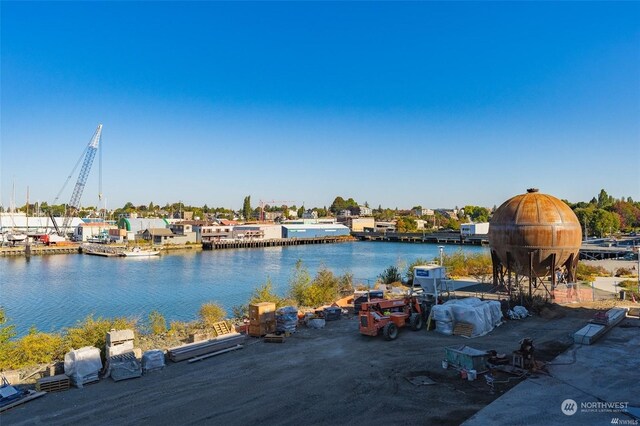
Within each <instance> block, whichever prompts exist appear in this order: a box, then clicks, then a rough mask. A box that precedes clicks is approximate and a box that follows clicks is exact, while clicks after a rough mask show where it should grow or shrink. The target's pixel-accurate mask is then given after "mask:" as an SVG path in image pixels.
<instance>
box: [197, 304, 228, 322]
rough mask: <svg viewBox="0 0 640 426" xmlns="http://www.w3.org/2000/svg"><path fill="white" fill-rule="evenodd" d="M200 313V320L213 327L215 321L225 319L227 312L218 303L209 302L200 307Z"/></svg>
mask: <svg viewBox="0 0 640 426" xmlns="http://www.w3.org/2000/svg"><path fill="white" fill-rule="evenodd" d="M198 315H200V320H201V321H202V324H203V325H204V326H205V327H212V326H213V324H214V323H216V322H220V321H224V319H225V318H226V317H227V312H226V311H225V310H224V308H223V307H222V306H220V305H218V304H217V303H213V302H209V303H205V304H203V305H202V306H201V307H200V311H198Z"/></svg>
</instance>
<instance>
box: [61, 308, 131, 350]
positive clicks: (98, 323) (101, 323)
mask: <svg viewBox="0 0 640 426" xmlns="http://www.w3.org/2000/svg"><path fill="white" fill-rule="evenodd" d="M112 329H115V330H124V329H131V330H134V332H137V324H136V321H135V320H131V319H128V318H124V317H119V318H113V319H107V318H98V319H93V316H92V315H89V316H88V317H87V318H85V320H84V321H81V322H78V324H77V325H76V326H75V327H70V328H67V330H66V336H65V341H66V345H67V347H68V348H73V349H79V348H82V347H84V346H95V347H96V348H98V349H100V352H101V353H102V355H103V356H104V353H105V345H106V339H107V333H108V332H109V331H111V330H112Z"/></svg>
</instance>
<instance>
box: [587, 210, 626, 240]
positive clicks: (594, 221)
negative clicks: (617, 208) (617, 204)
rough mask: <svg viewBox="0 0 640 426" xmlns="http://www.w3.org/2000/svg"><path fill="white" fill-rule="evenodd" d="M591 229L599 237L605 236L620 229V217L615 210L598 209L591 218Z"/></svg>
mask: <svg viewBox="0 0 640 426" xmlns="http://www.w3.org/2000/svg"><path fill="white" fill-rule="evenodd" d="M590 225H591V226H590V229H592V230H593V233H594V234H595V235H596V236H598V237H604V236H605V235H610V234H612V233H614V232H617V231H618V230H619V229H620V217H619V216H618V214H616V213H614V212H610V211H607V210H604V209H596V210H595V211H594V214H593V217H592V218H591V223H590Z"/></svg>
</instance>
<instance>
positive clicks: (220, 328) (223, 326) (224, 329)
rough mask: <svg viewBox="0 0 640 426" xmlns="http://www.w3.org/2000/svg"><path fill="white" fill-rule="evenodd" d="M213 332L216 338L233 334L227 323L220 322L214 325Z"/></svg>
mask: <svg viewBox="0 0 640 426" xmlns="http://www.w3.org/2000/svg"><path fill="white" fill-rule="evenodd" d="M213 330H214V331H215V332H216V336H222V335H224V334H231V329H230V328H229V324H227V322H226V321H220V322H216V323H214V324H213Z"/></svg>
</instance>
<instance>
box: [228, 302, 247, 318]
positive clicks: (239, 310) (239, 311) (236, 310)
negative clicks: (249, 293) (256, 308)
mask: <svg viewBox="0 0 640 426" xmlns="http://www.w3.org/2000/svg"><path fill="white" fill-rule="evenodd" d="M231 317H232V318H233V319H234V320H236V321H242V320H244V319H245V318H248V317H249V309H248V307H247V305H234V306H232V307H231Z"/></svg>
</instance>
